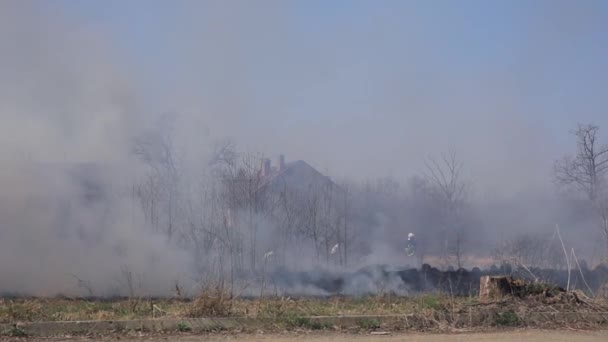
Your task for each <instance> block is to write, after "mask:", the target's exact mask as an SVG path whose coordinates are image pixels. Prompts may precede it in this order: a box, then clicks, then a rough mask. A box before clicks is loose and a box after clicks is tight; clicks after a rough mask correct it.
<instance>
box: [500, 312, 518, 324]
mask: <svg viewBox="0 0 608 342" xmlns="http://www.w3.org/2000/svg"><path fill="white" fill-rule="evenodd" d="M519 322H520V321H519V316H517V314H516V313H515V312H513V311H505V312H499V313H498V315H497V316H496V325H499V326H508V327H513V326H517V325H519Z"/></svg>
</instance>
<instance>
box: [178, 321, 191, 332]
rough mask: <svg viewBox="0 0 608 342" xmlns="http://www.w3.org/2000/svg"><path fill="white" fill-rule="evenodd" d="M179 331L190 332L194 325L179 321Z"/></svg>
mask: <svg viewBox="0 0 608 342" xmlns="http://www.w3.org/2000/svg"><path fill="white" fill-rule="evenodd" d="M177 331H179V332H189V331H192V327H191V326H190V325H188V323H184V322H179V323H177Z"/></svg>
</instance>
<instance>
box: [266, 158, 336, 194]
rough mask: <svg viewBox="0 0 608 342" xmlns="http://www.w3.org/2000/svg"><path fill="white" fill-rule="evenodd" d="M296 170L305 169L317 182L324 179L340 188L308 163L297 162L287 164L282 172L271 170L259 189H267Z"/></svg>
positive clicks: (275, 169)
mask: <svg viewBox="0 0 608 342" xmlns="http://www.w3.org/2000/svg"><path fill="white" fill-rule="evenodd" d="M296 169H305V170H307V171H308V172H310V176H311V179H312V178H315V179H317V180H319V179H322V180H324V181H326V182H329V183H331V184H332V186H335V187H336V188H340V187H339V186H338V185H337V184H336V183H335V182H334V181H333V180H332V179H331V178H330V177H328V176H325V175H324V174H322V173H321V172H319V171H318V170H317V169H315V168H314V167H312V166H311V165H310V164H308V163H307V162H305V161H303V160H297V161H293V162H289V163H285V166H284V167H283V169H281V170H279V169H277V168H273V169H271V172H270V174H269V175H267V176H265V177H264V178H263V179H262V182H261V184H260V186H259V189H263V188H265V187H267V186H268V185H270V184H272V183H274V182H276V181H277V180H279V179H284V176H286V175H289V174H290V173H291V172H293V171H294V170H296Z"/></svg>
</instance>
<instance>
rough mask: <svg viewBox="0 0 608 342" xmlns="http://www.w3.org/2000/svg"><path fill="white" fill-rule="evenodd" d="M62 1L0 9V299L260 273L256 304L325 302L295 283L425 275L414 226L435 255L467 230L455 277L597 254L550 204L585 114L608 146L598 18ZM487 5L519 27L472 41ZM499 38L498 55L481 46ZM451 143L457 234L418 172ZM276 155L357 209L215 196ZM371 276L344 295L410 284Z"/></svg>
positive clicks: (565, 213) (579, 221) (557, 205)
mask: <svg viewBox="0 0 608 342" xmlns="http://www.w3.org/2000/svg"><path fill="white" fill-rule="evenodd" d="M66 3H67V2H60V1H57V2H54V3H53V4H50V3H44V2H41V1H11V0H6V1H1V2H0V55H1V56H2V58H1V60H0V118H1V119H2V120H1V123H2V124H1V125H0V161H1V162H2V168H1V170H0V187H1V189H2V192H1V193H0V217H2V223H1V225H2V226H1V228H0V274H2V277H1V278H0V292H9V293H28V294H37V295H53V294H57V293H64V294H69V295H91V294H93V295H117V294H119V295H132V294H135V293H136V294H137V295H143V294H146V295H148V294H150V295H169V294H171V292H172V291H173V290H174V289H178V290H179V291H180V292H184V293H189V294H192V293H194V292H193V291H196V289H195V286H201V285H206V284H209V283H210V282H222V284H223V285H225V284H226V283H230V286H231V287H234V288H238V287H239V286H244V285H242V284H237V283H238V281H236V280H235V279H240V278H252V277H255V279H257V280H258V281H257V283H262V284H263V285H260V284H256V285H255V286H251V287H249V288H248V289H247V290H246V293H248V294H257V293H261V291H263V290H264V289H260V288H259V287H260V286H265V287H271V286H273V284H270V283H266V280H267V279H266V276H267V275H269V274H274V275H276V277H275V279H274V281H276V282H278V283H281V284H282V285H280V286H283V287H289V288H292V289H293V291H295V292H306V293H312V294H327V291H324V290H319V288H318V287H315V286H311V285H309V283H310V281H308V280H303V279H304V278H305V277H313V278H315V277H316V278H318V279H321V278H326V277H325V275H326V273H323V272H329V273H327V274H331V273H332V272H333V273H335V272H339V271H338V270H343V269H344V267H346V268H351V269H352V268H356V269H358V268H359V267H362V266H367V265H376V264H387V265H391V266H394V267H405V266H416V265H417V264H418V263H419V262H418V261H419V260H409V259H408V260H405V258H404V252H403V248H404V245H405V243H406V238H407V233H408V232H415V233H416V234H417V236H418V237H419V238H420V243H421V248H422V247H424V248H425V250H427V251H428V255H426V256H425V257H427V259H426V261H428V262H431V263H434V262H435V261H437V260H436V259H433V257H434V254H436V253H435V252H437V251H439V250H441V249H442V245H443V243H444V240H443V236H444V235H445V234H444V230H445V227H446V226H448V225H458V226H459V227H466V228H467V229H466V231H465V230H464V229H463V234H465V233H466V234H465V235H463V241H466V243H464V244H463V246H462V248H463V250H464V251H465V253H466V254H467V255H468V256H469V258H468V259H465V260H461V261H459V263H462V265H461V266H474V265H475V266H488V265H489V264H491V263H492V262H493V260H491V259H490V258H491V254H492V252H493V249H494V248H495V247H496V246H497V245H498V244H500V243H501V242H505V241H508V240H510V239H512V238H513V237H516V236H520V235H526V234H532V235H534V237H535V238H538V239H539V240H542V241H545V240H547V241H549V242H551V241H552V238H553V232H554V228H555V224H559V225H560V227H562V233H563V236H564V239H565V240H566V242H567V243H568V245H569V246H572V247H574V248H575V249H576V250H577V251H581V252H580V253H579V254H580V255H581V257H582V258H586V259H589V260H590V263H593V262H592V261H594V260H595V261H597V259H598V258H597V257H596V255H597V254H599V253H600V250H597V251H596V249H597V246H596V244H595V242H596V241H600V238H601V236H600V234H599V232H598V231H597V228H596V222H595V221H594V218H593V216H592V214H591V213H589V209H588V207H587V206H586V205H585V203H584V201H582V200H580V198H577V197H575V196H570V194H562V193H557V192H556V191H555V186H554V184H552V183H551V168H552V163H553V161H554V160H555V159H557V158H558V157H560V156H561V155H563V154H566V153H571V152H572V151H573V149H574V140H573V138H572V137H571V136H569V135H568V130H570V129H572V128H574V127H575V124H576V122H577V121H583V122H586V121H592V122H595V123H596V124H598V125H600V127H602V129H603V131H602V134H603V138H604V139H605V137H606V135H605V134H606V133H607V132H608V122H607V121H606V117H605V115H604V113H603V112H601V111H602V110H603V109H602V108H605V107H606V106H605V105H606V102H605V101H606V99H605V96H604V94H603V93H602V89H603V88H602V85H597V84H593V83H594V82H595V81H594V80H596V79H605V78H606V77H605V76H608V75H607V72H608V68H607V66H606V64H605V60H607V59H606V58H599V59H598V60H596V59H594V58H590V57H589V58H587V57H588V56H602V57H605V55H606V53H605V51H604V50H601V48H597V45H598V44H595V43H594V42H596V40H597V39H603V38H604V35H603V34H602V33H605V32H603V31H605V25H606V24H605V23H606V22H608V18H606V17H605V13H606V12H605V11H603V12H602V11H601V10H596V8H595V7H596V6H600V5H597V4H595V3H592V2H589V3H587V4H580V5H576V6H575V5H573V4H568V3H567V2H565V3H562V2H559V5H555V6H554V5H553V2H539V3H538V5H535V6H532V8H531V9H530V11H525V12H526V13H522V12H523V11H519V10H517V9H516V8H512V7H511V6H506V5H504V4H503V5H500V6H498V5H481V4H479V6H480V8H479V9H480V10H481V12H483V13H486V14H487V15H480V16H479V17H476V16H475V17H474V18H471V17H470V15H471V14H470V12H471V11H469V10H468V9H467V8H461V7H449V6H448V8H447V9H446V11H445V12H442V13H441V14H440V15H439V13H436V12H435V11H431V12H429V9H428V8H426V7H425V6H420V5H419V4H418V5H416V4H415V3H414V2H408V3H405V2H387V3H386V4H383V5H382V4H378V5H370V4H366V5H365V4H363V3H352V4H349V5H348V6H345V5H342V4H340V5H338V4H336V5H335V8H334V7H332V8H331V9H327V12H326V11H325V10H323V11H322V13H317V12H316V11H315V10H313V9H312V7H309V6H308V5H307V4H306V3H307V2H283V1H256V3H255V4H253V3H251V2H248V1H242V2H239V1H231V2H226V1H204V2H200V1H176V2H175V3H172V4H171V5H170V6H169V7H168V8H161V7H155V5H158V4H148V2H146V1H129V2H124V1H107V2H104V3H106V4H108V5H107V6H108V7H107V8H110V11H112V10H113V11H116V13H115V14H116V16H117V18H118V19H115V21H112V20H110V19H108V18H106V17H104V16H103V15H99V16H95V15H92V14H91V13H92V12H95V7H93V9H88V11H83V10H81V11H80V12H79V11H78V10H75V11H69V10H67V9H69V8H71V7H70V5H67V4H66ZM55 4H59V5H56V6H55ZM317 5H318V4H317ZM72 6H81V5H72ZM90 6H99V4H95V5H90ZM103 6H105V4H104V5H103ZM159 6H160V5H159ZM165 6H166V5H165ZM311 6H313V5H311ZM369 6H371V7H369ZM488 6H489V7H492V8H489V7H488ZM495 6H497V8H494V7H495ZM313 7H314V6H313ZM464 7H467V6H464ZM571 7H576V11H572V10H573V9H572V8H571ZM144 9H149V11H146V10H144ZM548 9H550V10H548ZM159 12H162V15H160V16H159V17H162V18H164V19H166V20H167V23H169V24H167V23H164V22H157V21H156V20H159V17H155V15H159ZM494 12H501V13H502V12H505V13H509V15H510V16H512V20H513V22H510V21H509V19H501V20H505V22H502V21H501V23H500V24H501V25H497V26H496V27H494V30H495V31H493V32H489V33H488V34H489V35H491V36H492V37H491V39H490V40H491V42H489V41H485V40H484V39H482V37H473V35H472V34H471V32H470V31H468V29H467V28H468V26H469V25H476V26H479V27H485V25H486V23H485V22H484V20H485V18H486V17H487V18H491V17H493V16H497V13H494ZM86 13H88V15H89V16H91V15H92V16H91V17H90V18H88V17H87V16H86ZM104 13H105V12H104ZM572 13H574V15H570V14H572ZM602 13H604V14H602ZM95 14H97V13H95ZM437 16H439V17H437ZM505 17H507V16H505ZM313 18H314V19H313ZM501 18H502V16H501ZM89 19H90V21H91V22H89ZM540 19H542V20H540ZM123 20H124V21H127V22H128V23H129V24H125V22H123ZM312 21H314V23H315V24H314V25H312V24H311V22H312ZM146 22H147V23H148V26H143V27H145V28H144V29H141V31H144V32H145V34H143V35H142V34H141V32H140V30H139V29H136V28H134V26H137V25H138V24H142V25H143V24H144V23H146ZM150 22H153V23H154V24H153V25H150ZM514 22H517V25H518V27H517V30H515V29H513V30H508V29H505V28H503V26H504V27H512V26H513V25H516V24H515V23H514ZM171 23H175V25H173V24H171ZM503 24H504V25H503ZM131 25H134V26H131ZM478 31H479V30H477V29H476V30H475V32H478ZM123 35H124V37H123ZM491 43H496V44H498V45H500V46H504V47H502V48H501V47H494V48H495V49H494V50H493V52H492V53H490V52H486V51H485V50H484V51H481V50H480V49H478V48H477V49H476V48H475V47H479V46H488V44H491ZM599 45H601V44H599ZM564 51H567V53H563V52H564ZM474 56H478V57H479V58H473V57H474ZM580 56H583V57H585V58H579V57H580ZM600 59H601V60H600ZM580 89H587V90H586V91H584V92H580V91H579V90H580ZM604 141H605V140H604ZM448 151H454V152H455V154H456V155H457V156H458V158H459V161H461V162H462V165H463V169H462V174H461V176H462V178H461V180H462V181H463V182H466V183H467V193H466V196H463V200H462V202H463V203H465V202H466V203H465V204H461V203H459V205H460V206H461V207H459V210H460V211H459V212H460V213H464V214H462V217H459V219H458V222H456V221H455V220H454V219H453V217H450V216H449V215H446V213H445V210H442V207H446V205H445V201H444V200H443V199H442V198H441V196H439V195H438V191H437V189H436V188H434V187H433V184H432V182H429V179H428V177H425V176H428V169H427V167H425V165H428V163H429V160H430V159H429V156H432V157H433V158H436V159H440V158H441V157H440V156H441V154H442V153H448ZM279 154H285V155H286V156H287V159H288V161H293V160H297V159H302V160H304V161H306V162H307V163H309V164H311V165H312V166H314V167H315V168H316V169H318V170H319V171H321V172H323V173H325V174H327V175H329V176H331V177H332V178H333V179H334V180H335V181H336V182H337V183H338V184H339V185H340V187H342V189H345V190H347V193H348V196H345V198H346V197H348V199H349V201H348V204H347V205H346V208H342V207H340V206H334V205H333V204H335V203H334V202H331V203H332V206H329V205H324V204H323V202H322V200H324V199H326V198H321V197H314V198H313V197H310V198H296V197H297V196H295V195H293V196H294V197H293V198H292V202H290V203H292V205H291V206H288V205H287V204H285V206H284V208H283V210H284V211H283V212H281V213H279V214H277V211H276V210H274V209H273V210H268V211H263V210H261V209H260V206H261V204H260V203H258V202H257V200H255V201H254V200H252V196H251V192H250V190H251V188H247V187H244V188H242V189H241V188H240V189H239V190H238V191H237V190H234V189H231V188H229V187H228V188H227V187H226V186H225V185H226V183H225V181H226V179H231V180H242V179H251V176H253V175H256V174H257V173H258V172H259V171H260V170H259V167H260V164H259V161H260V159H261V158H262V157H267V156H275V155H279ZM273 165H276V164H275V163H274V162H273ZM247 177H249V178H247ZM340 194H342V193H340ZM340 196H341V195H340ZM313 200H314V201H313ZM333 201H336V198H335V197H334V198H333ZM267 202H272V201H267ZM277 203H278V202H277ZM281 203H282V202H281ZM284 203H287V201H285V202H284ZM328 203H330V202H328ZM336 203H337V202H336ZM264 205H268V203H265V204H264ZM340 205H343V203H340ZM235 208H237V209H235ZM328 208H331V209H328ZM304 210H308V212H306V213H305V214H303V212H304ZM269 213H270V214H269ZM313 213H314V215H312V214H313ZM312 216H314V217H315V219H314V220H312V219H311V217H312ZM315 220H316V221H315ZM331 225H335V226H336V227H347V228H348V230H346V228H344V230H340V229H342V228H340V229H336V230H335V234H334V235H331V234H329V233H328V231H329V229H327V227H329V226H331ZM313 226H314V229H313V228H311V227H313ZM300 238H301V240H298V239H300ZM449 243H450V244H453V243H454V241H449ZM335 245H337V246H338V247H336V250H335V252H332V251H331V250H332V249H333V248H332V246H335ZM270 252H272V255H271V254H269V253H270ZM271 256H272V257H271ZM452 263H454V261H453V260H452ZM480 263H482V264H483V265H480ZM441 266H444V267H447V266H448V265H441ZM452 266H455V265H452ZM281 267H287V268H288V271H285V272H283V273H281V272H278V273H275V272H274V271H275V270H280V269H281ZM319 268H321V269H324V270H326V271H319ZM300 270H306V271H310V270H314V272H313V274H312V275H311V274H308V275H301V274H300V275H298V276H294V275H293V274H295V273H294V272H297V271H300ZM376 270H377V269H376ZM318 272H320V273H318ZM375 272H377V271H370V272H367V273H365V272H364V273H355V276H353V277H351V278H348V277H347V278H348V281H347V284H343V287H342V288H343V289H344V292H345V293H362V292H373V291H376V290H378V288H379V287H382V286H388V287H390V288H392V289H394V290H395V291H396V292H399V293H403V294H406V293H408V291H410V289H409V288H408V287H407V286H405V287H404V285H403V284H402V283H400V282H399V279H398V278H396V277H392V276H391V277H389V278H390V279H388V280H387V279H385V277H384V276H381V275H379V274H377V273H375ZM277 274H278V275H277ZM281 274H284V275H285V276H284V277H283V278H281V277H280V275H281ZM298 277H300V278H298ZM302 277H304V278H302ZM328 277H329V278H331V276H328ZM287 278H289V279H287ZM379 278H382V279H384V280H383V281H384V282H385V284H384V285H382V284H375V282H376V280H377V279H379ZM260 279H262V280H260ZM298 279H300V280H298ZM207 280H209V281H207ZM211 280H212V281H211ZM315 281H316V280H315ZM313 282H314V281H313ZM386 284H388V285H386ZM277 286H278V285H277ZM374 289H375V290H374Z"/></svg>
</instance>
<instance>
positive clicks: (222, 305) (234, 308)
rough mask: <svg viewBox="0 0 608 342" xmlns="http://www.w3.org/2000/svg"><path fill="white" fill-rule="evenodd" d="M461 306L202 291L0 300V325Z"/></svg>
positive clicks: (419, 299) (428, 300) (439, 300)
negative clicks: (177, 296)
mask: <svg viewBox="0 0 608 342" xmlns="http://www.w3.org/2000/svg"><path fill="white" fill-rule="evenodd" d="M454 300H455V301H456V302H458V303H460V304H462V305H464V304H466V303H468V302H470V301H471V300H472V299H470V298H468V297H459V298H457V299H450V298H449V297H447V296H443V295H435V294H426V295H421V296H415V297H396V296H377V297H364V298H350V297H334V298H329V299H320V298H319V299H315V298H263V299H233V298H230V297H229V296H226V295H224V294H223V293H222V292H221V291H207V292H205V293H203V294H202V295H201V296H200V297H198V298H196V299H195V300H193V301H180V300H168V299H167V300H144V299H142V300H112V301H88V300H83V299H74V300H72V299H64V298H50V299H44V298H27V299H25V298H18V299H0V323H12V322H25V321H76V320H80V321H81V320H119V319H140V318H158V317H185V318H186V317H226V316H239V317H263V318H280V317H283V316H333V315H374V314H376V315H387V314H407V313H414V312H420V311H421V310H427V309H430V310H437V309H444V308H448V307H451V306H452V304H453V301H454Z"/></svg>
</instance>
